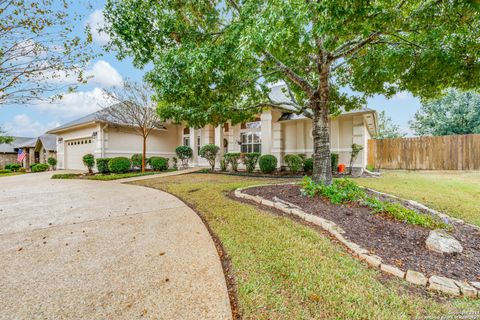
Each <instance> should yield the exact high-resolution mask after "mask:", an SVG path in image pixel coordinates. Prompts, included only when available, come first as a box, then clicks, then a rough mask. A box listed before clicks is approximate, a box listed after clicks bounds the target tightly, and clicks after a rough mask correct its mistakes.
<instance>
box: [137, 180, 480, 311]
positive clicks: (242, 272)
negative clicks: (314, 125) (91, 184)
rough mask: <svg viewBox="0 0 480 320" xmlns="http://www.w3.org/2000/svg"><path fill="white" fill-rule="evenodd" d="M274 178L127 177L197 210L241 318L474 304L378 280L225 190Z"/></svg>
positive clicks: (311, 233) (293, 225)
mask: <svg viewBox="0 0 480 320" xmlns="http://www.w3.org/2000/svg"><path fill="white" fill-rule="evenodd" d="M289 181H291V180H289ZM279 182H281V180H279V179H255V178H245V177H234V176H227V175H213V174H189V175H182V176H172V177H164V178H157V179H148V180H144V181H137V182H135V183H134V184H137V185H145V186H149V187H153V188H157V189H161V190H165V191H167V192H170V193H172V194H174V195H176V196H178V197H180V198H181V199H182V200H184V201H185V202H187V203H189V204H190V205H192V206H194V207H195V208H196V209H197V210H198V211H199V212H201V213H202V214H203V215H204V217H205V219H206V221H207V222H208V224H209V225H210V227H211V228H212V230H213V231H214V232H215V233H216V234H217V235H218V237H219V239H220V240H221V241H222V243H223V245H224V247H225V250H226V252H227V254H228V255H229V256H230V258H231V260H232V265H233V272H234V274H235V277H236V281H237V286H238V298H239V304H240V308H241V312H242V314H243V318H244V319H411V318H414V317H416V316H420V315H444V314H447V313H452V312H455V311H458V310H478V308H479V307H480V302H479V301H473V300H463V299H453V298H452V299H451V300H450V299H438V296H436V298H430V297H428V294H425V297H423V296H421V295H419V294H413V293H410V291H409V290H408V288H412V287H409V285H408V284H406V282H404V281H401V280H397V279H390V280H388V281H385V280H383V281H380V280H379V279H380V272H379V271H378V270H373V269H369V268H368V267H367V266H366V265H365V264H363V263H361V262H359V261H357V260H356V259H354V258H352V257H351V256H350V254H349V253H348V252H347V251H346V250H345V249H344V248H343V247H342V246H340V245H339V244H337V243H335V242H332V241H331V240H330V238H328V237H326V236H324V235H322V234H320V233H318V232H317V231H315V230H313V229H311V228H309V227H307V226H304V225H302V224H299V223H297V222H295V221H292V220H291V219H289V218H285V217H279V216H276V215H273V214H271V213H269V212H266V211H263V210H260V209H259V208H258V207H256V206H254V205H250V204H244V203H241V202H238V201H235V200H233V199H231V198H229V197H227V196H226V193H228V192H229V191H231V190H234V189H236V188H239V187H246V186H250V185H255V184H265V183H279ZM422 292H423V291H422ZM439 301H443V302H441V303H440V302H439Z"/></svg>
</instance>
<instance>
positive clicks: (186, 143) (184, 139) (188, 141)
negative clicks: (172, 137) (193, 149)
mask: <svg viewBox="0 0 480 320" xmlns="http://www.w3.org/2000/svg"><path fill="white" fill-rule="evenodd" d="M183 145H184V146H190V137H183Z"/></svg>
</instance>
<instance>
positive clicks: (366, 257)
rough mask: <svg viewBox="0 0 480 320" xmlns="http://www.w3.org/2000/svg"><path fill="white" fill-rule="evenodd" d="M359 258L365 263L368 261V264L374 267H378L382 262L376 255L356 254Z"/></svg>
mask: <svg viewBox="0 0 480 320" xmlns="http://www.w3.org/2000/svg"><path fill="white" fill-rule="evenodd" d="M358 257H359V258H360V259H361V260H364V261H365V262H366V263H368V264H369V265H370V266H372V267H374V268H378V267H380V265H381V264H382V259H381V258H380V257H378V256H371V255H368V254H360V255H359V256H358Z"/></svg>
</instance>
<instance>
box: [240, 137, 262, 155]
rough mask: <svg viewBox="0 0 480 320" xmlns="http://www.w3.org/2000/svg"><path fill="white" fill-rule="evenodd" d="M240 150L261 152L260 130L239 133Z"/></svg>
mask: <svg viewBox="0 0 480 320" xmlns="http://www.w3.org/2000/svg"><path fill="white" fill-rule="evenodd" d="M240 141H241V152H262V139H261V132H242V133H240Z"/></svg>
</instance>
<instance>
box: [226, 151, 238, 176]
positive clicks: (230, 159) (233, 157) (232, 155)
mask: <svg viewBox="0 0 480 320" xmlns="http://www.w3.org/2000/svg"><path fill="white" fill-rule="evenodd" d="M224 157H225V162H226V163H227V167H228V165H230V166H231V167H232V170H233V171H235V172H237V171H238V160H240V152H227V153H225V155H224Z"/></svg>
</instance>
